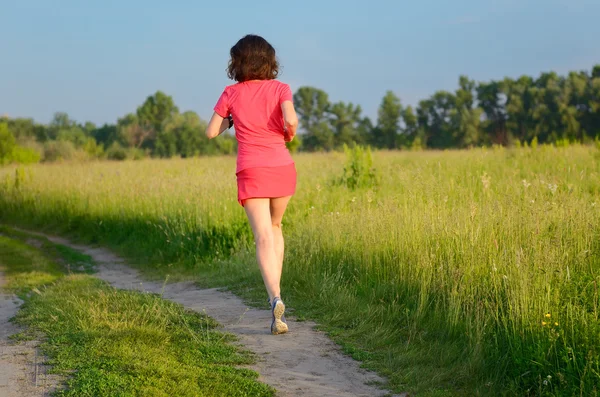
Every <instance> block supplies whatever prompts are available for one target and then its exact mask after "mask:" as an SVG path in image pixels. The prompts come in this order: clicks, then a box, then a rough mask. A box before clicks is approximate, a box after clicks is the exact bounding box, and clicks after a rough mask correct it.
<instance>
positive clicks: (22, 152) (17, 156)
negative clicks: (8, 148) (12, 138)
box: [9, 146, 42, 164]
mask: <svg viewBox="0 0 600 397" xmlns="http://www.w3.org/2000/svg"><path fill="white" fill-rule="evenodd" d="M41 158H42V156H41V155H40V153H39V152H37V151H36V150H34V149H30V148H26V147H22V146H15V148H14V149H13V152H12V154H11V156H10V157H9V162H12V163H18V164H33V163H39V162H40V160H41Z"/></svg>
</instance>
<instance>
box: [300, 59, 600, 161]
mask: <svg viewBox="0 0 600 397" xmlns="http://www.w3.org/2000/svg"><path fill="white" fill-rule="evenodd" d="M294 103H295V105H296V108H297V110H298V115H299V119H300V124H301V127H302V129H303V130H304V131H305V134H304V135H303V137H302V148H303V149H304V150H335V149H337V148H339V147H341V146H343V145H344V144H347V145H351V144H353V143H359V144H366V145H371V146H373V147H376V148H380V149H402V148H431V149H448V148H466V147H472V146H486V145H494V144H497V145H504V146H508V145H520V144H525V143H530V142H531V141H534V140H535V141H536V142H539V143H557V142H561V143H562V142H581V143H585V142H588V141H591V140H596V139H600V65H596V66H595V67H594V68H593V69H592V71H591V73H590V72H587V71H579V72H570V73H569V74H568V75H567V76H559V75H558V74H557V73H554V72H548V73H542V74H541V75H540V76H539V77H538V78H537V79H535V78H532V77H529V76H522V77H519V78H518V79H511V78H505V79H504V80H500V81H490V82H479V83H477V82H475V81H473V80H471V79H469V78H468V77H467V76H460V78H459V81H458V88H457V89H456V91H454V92H449V91H437V92H436V93H434V94H433V95H432V96H431V97H430V98H428V99H424V100H422V101H420V102H419V103H418V105H417V106H416V107H412V106H403V105H402V103H401V101H400V98H398V97H397V96H396V95H395V94H394V93H393V92H392V91H388V92H387V93H386V94H385V96H384V97H383V99H382V101H381V104H380V106H379V110H378V115H377V122H376V123H375V124H373V123H372V122H371V120H370V119H369V118H368V117H364V116H362V110H361V108H360V106H357V105H354V104H352V103H344V102H338V103H333V104H332V103H331V102H330V101H329V99H328V95H327V93H325V92H324V91H323V90H320V89H317V88H313V87H302V88H300V89H299V90H298V91H297V92H296V93H295V94H294Z"/></svg>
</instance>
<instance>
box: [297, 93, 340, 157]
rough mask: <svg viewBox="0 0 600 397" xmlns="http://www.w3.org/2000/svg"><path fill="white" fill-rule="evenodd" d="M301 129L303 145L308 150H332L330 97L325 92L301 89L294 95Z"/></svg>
mask: <svg viewBox="0 0 600 397" xmlns="http://www.w3.org/2000/svg"><path fill="white" fill-rule="evenodd" d="M294 105H295V107H296V111H297V113H298V120H299V123H300V128H301V129H302V130H303V131H304V133H305V136H304V138H303V140H302V145H303V147H304V148H305V149H306V150H309V151H315V150H332V149H333V148H334V136H333V131H331V128H330V127H329V119H328V116H329V113H328V112H329V108H330V103H329V97H328V95H327V93H325V91H323V90H320V89H318V88H314V87H300V88H299V89H298V91H296V93H295V94H294Z"/></svg>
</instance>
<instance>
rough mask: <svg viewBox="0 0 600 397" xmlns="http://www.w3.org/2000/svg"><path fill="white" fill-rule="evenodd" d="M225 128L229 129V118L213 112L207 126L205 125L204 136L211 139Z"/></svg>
mask: <svg viewBox="0 0 600 397" xmlns="http://www.w3.org/2000/svg"><path fill="white" fill-rule="evenodd" d="M227 129H229V119H228V118H223V117H221V116H219V114H218V113H217V112H214V113H213V115H212V117H211V118H210V121H209V122H208V127H206V136H207V137H208V139H213V138H216V137H217V136H219V135H221V134H222V133H223V131H225V130H227Z"/></svg>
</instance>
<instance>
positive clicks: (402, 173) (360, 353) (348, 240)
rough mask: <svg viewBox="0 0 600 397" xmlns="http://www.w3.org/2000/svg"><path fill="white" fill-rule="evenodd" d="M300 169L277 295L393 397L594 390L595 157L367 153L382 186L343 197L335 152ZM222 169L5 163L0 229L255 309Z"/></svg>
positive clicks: (527, 152) (224, 164)
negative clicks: (77, 246)
mask: <svg viewBox="0 0 600 397" xmlns="http://www.w3.org/2000/svg"><path fill="white" fill-rule="evenodd" d="M296 160H297V168H298V170H299V182H298V193H297V195H296V196H295V197H294V199H293V200H292V202H291V205H290V208H289V210H288V213H287V214H286V217H285V218H284V233H285V236H286V264H285V268H284V279H283V286H282V290H283V294H284V299H285V300H286V303H287V304H288V306H289V307H291V308H294V309H295V310H296V313H297V314H298V315H300V316H302V317H303V318H307V319H309V318H310V319H316V320H317V321H319V322H321V323H323V324H325V326H324V329H326V330H327V331H328V332H329V333H330V334H331V335H332V336H333V338H334V339H335V340H336V341H338V342H339V343H341V344H342V345H343V346H344V348H345V349H346V351H347V352H349V353H350V354H352V355H353V356H355V357H356V358H358V359H361V360H363V363H364V365H365V366H367V367H369V368H373V369H376V370H377V371H379V372H380V373H382V374H384V375H386V376H387V377H388V378H389V380H390V384H389V386H390V387H391V388H392V389H393V390H395V391H411V392H416V393H418V394H419V395H423V396H439V395H503V394H504V395H557V396H559V395H560V396H562V395H565V396H571V395H586V396H594V395H596V396H597V395H598V394H599V389H598V385H599V384H600V342H599V341H600V321H599V318H598V307H599V306H600V298H599V296H598V283H600V151H599V150H598V149H596V148H593V147H583V146H573V147H568V148H553V147H549V146H541V147H538V148H537V149H518V150H506V149H495V150H489V149H487V150H485V149H484V150H480V149H477V150H471V151H448V152H423V153H421V152H417V153H393V152H376V153H374V155H373V162H374V166H375V167H376V168H377V170H378V172H379V175H380V183H379V185H378V186H377V187H375V188H373V189H368V188H359V189H357V190H354V191H352V190H350V189H348V188H346V187H344V186H340V185H339V184H338V183H337V181H339V180H340V177H341V176H342V174H343V168H344V156H343V155H342V154H339V153H332V154H312V155H309V154H302V155H298V156H296ZM234 164H235V160H234V158H232V157H223V158H210V159H208V158H202V159H192V160H169V161H150V160H148V161H140V162H125V163H101V162H100V163H92V164H86V165H80V164H76V165H75V164H62V165H49V166H32V167H28V168H22V169H20V171H19V169H14V168H8V169H4V170H3V171H0V180H4V183H0V186H2V187H0V220H2V221H4V222H7V223H13V224H18V225H21V226H24V227H33V228H37V229H39V228H45V229H47V230H51V231H53V232H57V233H61V234H66V235H71V236H75V237H76V238H78V239H79V240H81V241H88V242H97V243H102V244H105V245H107V246H110V247H112V248H113V249H116V250H117V251H119V252H120V253H121V254H123V255H125V256H126V257H128V258H129V259H130V261H131V263H133V264H135V265H136V266H138V267H139V268H140V269H142V270H143V271H144V272H146V274H148V275H150V276H152V277H157V278H158V277H161V278H162V277H164V275H165V274H170V275H171V279H177V278H194V279H197V280H198V281H199V282H201V283H202V284H203V285H220V286H228V287H230V288H231V289H233V290H234V291H236V292H237V293H239V294H241V295H242V296H244V297H247V298H248V299H249V300H252V301H256V302H259V303H261V304H264V291H263V288H264V287H263V285H262V281H261V278H260V273H259V272H258V269H257V266H256V264H255V259H254V247H253V245H252V238H251V231H250V229H249V227H248V225H247V221H246V219H245V215H244V213H243V210H242V209H241V208H240V207H239V206H238V204H237V202H236V192H235V177H234V170H235V168H234ZM2 175H4V176H2ZM330 313H334V315H333V316H331V315H330ZM547 315H549V316H550V317H547ZM556 324H557V325H556Z"/></svg>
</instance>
